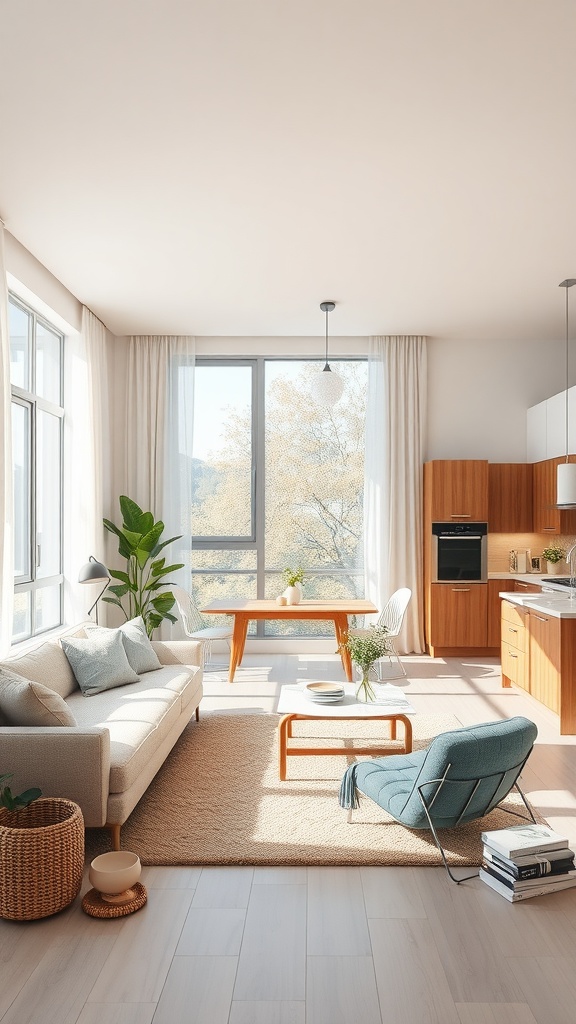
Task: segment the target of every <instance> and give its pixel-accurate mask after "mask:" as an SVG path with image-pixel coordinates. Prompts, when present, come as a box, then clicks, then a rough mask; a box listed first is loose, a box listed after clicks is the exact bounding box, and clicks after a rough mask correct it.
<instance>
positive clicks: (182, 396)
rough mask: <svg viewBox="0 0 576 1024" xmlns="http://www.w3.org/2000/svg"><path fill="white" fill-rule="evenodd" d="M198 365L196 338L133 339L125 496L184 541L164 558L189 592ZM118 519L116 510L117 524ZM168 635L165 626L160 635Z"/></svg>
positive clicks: (128, 389)
mask: <svg viewBox="0 0 576 1024" xmlns="http://www.w3.org/2000/svg"><path fill="white" fill-rule="evenodd" d="M194 359H195V341H194V338H192V337H171V336H166V335H164V336H153V335H152V336H151V335H146V336H145V335H141V336H134V337H131V338H129V339H128V366H127V387H126V407H125V439H126V440H125V460H124V465H125V473H124V476H125V487H126V489H125V491H124V493H125V494H127V495H128V496H129V497H130V498H132V499H133V500H134V501H136V502H137V504H138V505H140V506H141V508H143V509H144V510H145V511H148V510H150V511H151V512H153V513H154V516H155V518H156V519H161V520H162V521H163V522H164V523H165V525H166V531H165V534H164V535H163V538H162V539H163V540H168V538H169V537H175V536H178V535H181V539H180V540H178V541H177V542H175V543H174V544H172V545H170V547H168V548H167V549H166V551H165V553H166V556H167V559H168V560H169V562H170V563H175V562H184V564H185V568H184V569H183V570H181V571H180V573H178V574H177V575H178V582H179V583H181V585H182V586H184V587H189V585H190V567H191V546H192V538H191V532H190V506H191V499H192V426H193V413H194ZM117 515H118V513H117V511H116V509H115V510H114V515H113V517H112V518H113V519H114V518H115V517H116V518H117ZM172 578H176V574H175V575H174V577H171V579H172ZM167 631H169V626H168V625H167V624H164V625H163V626H162V627H161V630H160V633H161V635H167Z"/></svg>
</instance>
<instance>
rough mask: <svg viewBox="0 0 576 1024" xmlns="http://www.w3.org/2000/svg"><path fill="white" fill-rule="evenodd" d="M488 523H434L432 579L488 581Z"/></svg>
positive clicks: (448, 581)
mask: <svg viewBox="0 0 576 1024" xmlns="http://www.w3.org/2000/svg"><path fill="white" fill-rule="evenodd" d="M487 543H488V525H487V523H432V582H433V583H450V582H452V581H454V580H467V581H468V583H486V581H487V579H488V551H487Z"/></svg>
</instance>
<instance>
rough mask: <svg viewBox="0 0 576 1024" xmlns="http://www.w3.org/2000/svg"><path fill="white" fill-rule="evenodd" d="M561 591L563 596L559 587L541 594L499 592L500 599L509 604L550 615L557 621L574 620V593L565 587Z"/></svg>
mask: <svg viewBox="0 0 576 1024" xmlns="http://www.w3.org/2000/svg"><path fill="white" fill-rule="evenodd" d="M563 590H564V593H563V594H561V593H559V591H560V587H558V588H557V589H556V590H554V591H552V592H548V593H543V594H520V593H518V592H515V591H510V590H507V591H503V592H501V593H500V597H502V598H504V599H505V600H506V601H510V603H511V604H519V605H521V606H522V607H523V608H530V609H531V610H532V611H536V612H545V613H546V615H552V616H553V617H554V618H557V619H576V593H575V592H574V591H572V590H570V588H566V587H564V588H563ZM572 594H574V596H573V597H572V596H571V595H572Z"/></svg>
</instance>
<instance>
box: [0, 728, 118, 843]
mask: <svg viewBox="0 0 576 1024" xmlns="http://www.w3.org/2000/svg"><path fill="white" fill-rule="evenodd" d="M0 764H1V765H2V771H5V772H13V773H14V777H13V779H12V780H11V782H10V788H11V789H12V792H13V793H21V792H22V791H23V790H25V789H29V788H30V787H32V786H38V787H39V788H40V789H41V790H42V795H43V796H62V797H66V798H67V799H69V800H74V802H75V803H77V804H79V805H80V807H81V808H82V814H83V815H84V822H85V824H86V825H88V826H91V827H92V826H99V825H104V824H105V823H106V807H107V804H108V789H109V785H110V733H109V731H108V729H106V728H104V727H103V726H95V727H94V728H88V727H87V728H82V727H80V726H71V727H68V726H63V727H53V726H52V727H38V728H33V727H30V726H2V727H0Z"/></svg>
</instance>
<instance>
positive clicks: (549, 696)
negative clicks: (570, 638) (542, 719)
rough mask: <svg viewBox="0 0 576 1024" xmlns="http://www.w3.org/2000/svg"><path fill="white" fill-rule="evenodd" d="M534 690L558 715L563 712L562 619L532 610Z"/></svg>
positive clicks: (531, 686) (535, 695)
mask: <svg viewBox="0 0 576 1024" xmlns="http://www.w3.org/2000/svg"><path fill="white" fill-rule="evenodd" d="M529 629H530V654H529V657H530V693H531V694H532V696H533V697H536V700H540V701H542V703H543V704H545V705H546V707H548V708H550V709H551V711H555V712H556V714H558V712H559V711H560V675H561V635H560V619H557V618H554V617H553V616H547V615H544V614H542V615H540V614H538V612H535V611H531V612H530V626H529Z"/></svg>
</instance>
